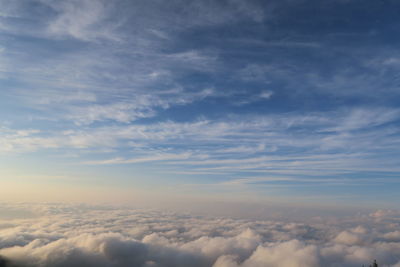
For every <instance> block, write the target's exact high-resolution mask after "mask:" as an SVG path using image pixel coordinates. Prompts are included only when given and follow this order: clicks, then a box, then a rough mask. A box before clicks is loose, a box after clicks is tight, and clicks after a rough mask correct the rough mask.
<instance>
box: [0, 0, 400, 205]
mask: <svg viewBox="0 0 400 267" xmlns="http://www.w3.org/2000/svg"><path fill="white" fill-rule="evenodd" d="M0 7H1V8H0V93H1V97H0V159H1V161H0V167H1V170H0V176H1V181H0V183H2V184H3V186H2V187H3V189H4V188H9V187H10V186H11V185H12V188H13V190H15V194H16V195H18V192H19V191H18V188H20V187H21V186H25V187H26V188H30V187H31V186H33V185H35V186H37V188H52V189H51V190H56V189H55V188H59V190H60V188H61V189H62V188H64V187H66V186H68V187H71V188H79V189H80V190H81V191H82V192H86V191H87V192H89V191H90V190H92V188H95V187H96V188H97V187H103V188H109V189H110V188H113V189H110V190H117V189H118V188H122V189H124V190H128V191H129V190H132V191H133V190H136V191H141V192H159V193H160V194H161V193H168V194H172V195H196V196H199V197H205V198H208V197H220V196H227V197H229V198H238V199H239V198H243V199H248V198H249V197H252V198H253V197H255V198H259V199H260V200H261V199H272V200H284V201H288V202H296V203H297V202H299V201H300V202H301V201H303V202H308V203H322V202H324V203H325V202H326V203H342V204H351V205H365V204H367V205H383V206H393V205H394V204H393V203H395V202H396V201H398V200H399V197H398V191H399V189H400V180H399V174H400V167H399V166H400V151H399V147H400V146H399V145H400V138H399V137H400V134H399V133H400V119H399V118H400V117H399V115H400V107H399V103H400V102H399V101H400V89H399V75H398V73H399V70H400V51H399V48H398V47H399V36H400V35H399V29H400V27H399V26H400V25H399V24H400V21H399V19H398V12H399V9H400V4H399V3H397V2H396V1H389V0H387V1H384V0H381V1H361V0H360V1H357V0H329V1H312V0H293V1H289V0H287V1H239V0H226V1H206V0H204V1H178V0H172V1H157V0H150V1H149V0H147V1H145V0H143V1H141V0H137V1H124V0H116V1H101V0H83V1H77V0H67V1H52V0H37V1H30V0H21V1H12V0H0ZM49 186H50V187H49ZM38 190H39V189H38ZM39 191H40V190H39ZM136 191H135V192H136ZM116 192H117V191H116ZM22 193H24V194H26V191H21V192H20V194H22ZM83 194H84V193H83Z"/></svg>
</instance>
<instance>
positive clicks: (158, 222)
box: [0, 204, 400, 267]
mask: <svg viewBox="0 0 400 267" xmlns="http://www.w3.org/2000/svg"><path fill="white" fill-rule="evenodd" d="M11 206H12V205H11ZM11 206H10V207H11ZM14 208H18V209H21V208H24V209H27V210H29V209H30V210H32V212H33V213H35V214H36V216H35V217H32V218H25V219H18V218H15V219H13V218H8V219H7V220H6V221H7V222H8V224H7V225H5V226H4V227H3V228H1V229H0V255H1V257H2V258H1V259H2V260H3V262H4V261H7V262H8V263H10V266H21V267H23V266H31V267H35V266H44V267H55V266H57V267H61V266H77V267H80V266H82V267H83V266H86V267H90V266H115V267H125V266H137V267H139V266H143V267H150V266H159V267H164V266H165V267H168V266H177V267H179V266H182V267H184V266H196V267H197V266H198V267H235V266H236V267H239V266H240V267H257V266H263V267H264V266H266V267H268V266H271V267H273V266H282V267H300V266H312V267H320V266H321V267H322V266H324V267H334V266H344V267H356V266H357V267H359V266H362V264H369V263H371V262H372V260H373V259H377V260H378V263H379V264H380V265H384V266H396V264H399V263H398V260H397V258H398V257H399V248H400V244H399V243H398V242H397V241H394V239H391V240H383V239H382V238H381V237H382V236H387V237H389V235H390V236H391V233H392V232H391V230H392V229H393V227H397V226H398V219H399V218H400V217H399V213H398V212H395V211H392V213H391V214H392V215H391V216H390V218H388V219H387V220H384V221H381V222H379V224H376V222H375V221H374V218H373V217H369V216H366V215H356V216H353V217H351V218H349V217H338V218H336V219H335V220H332V219H330V218H319V219H317V220H313V219H309V220H308V221H307V222H302V223H300V222H295V221H292V222H290V221H277V220H272V219H271V220H253V219H251V218H247V219H230V218H222V217H220V218H212V217H201V216H192V215H189V214H180V213H171V212H160V211H155V210H144V209H131V208H118V207H106V206H87V205H79V206H74V205H66V204H40V205H39V204H35V205H30V204H19V205H17V206H16V207H14ZM321 220H322V221H321ZM392 220H397V224H396V226H394V225H393V222H392ZM3 221H4V220H3ZM354 235H363V236H364V237H365V238H363V241H362V242H361V241H360V239H358V238H354ZM6 266H8V265H6Z"/></svg>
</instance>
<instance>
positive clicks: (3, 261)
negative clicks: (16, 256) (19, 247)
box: [0, 255, 18, 267]
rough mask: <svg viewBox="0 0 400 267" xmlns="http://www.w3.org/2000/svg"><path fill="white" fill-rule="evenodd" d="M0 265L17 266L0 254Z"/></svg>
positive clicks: (0, 266)
mask: <svg viewBox="0 0 400 267" xmlns="http://www.w3.org/2000/svg"><path fill="white" fill-rule="evenodd" d="M0 267H18V266H17V265H14V264H13V263H12V262H10V261H9V260H7V259H5V258H3V257H2V256H1V255H0Z"/></svg>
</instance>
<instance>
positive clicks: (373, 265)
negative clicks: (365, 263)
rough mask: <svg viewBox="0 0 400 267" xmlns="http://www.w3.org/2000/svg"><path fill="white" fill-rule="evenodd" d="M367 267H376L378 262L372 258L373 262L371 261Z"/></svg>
mask: <svg viewBox="0 0 400 267" xmlns="http://www.w3.org/2000/svg"><path fill="white" fill-rule="evenodd" d="M369 267H378V263H376V260H374V263H372V265H369Z"/></svg>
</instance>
